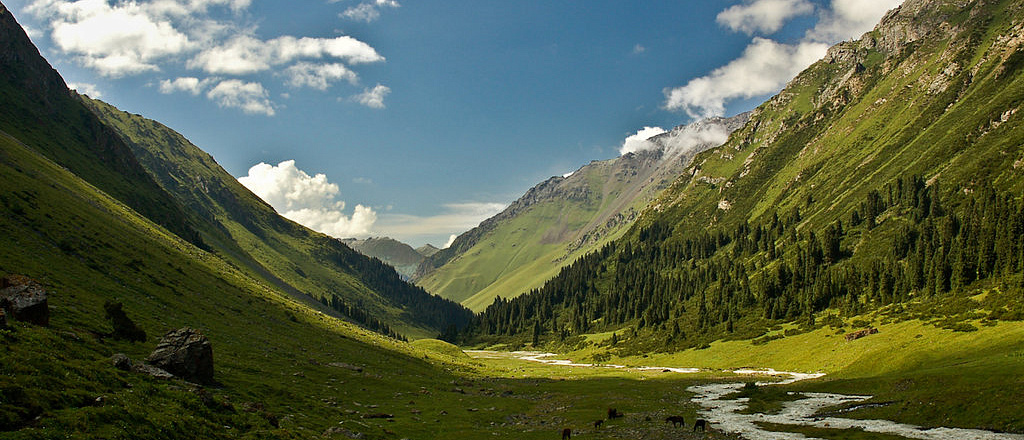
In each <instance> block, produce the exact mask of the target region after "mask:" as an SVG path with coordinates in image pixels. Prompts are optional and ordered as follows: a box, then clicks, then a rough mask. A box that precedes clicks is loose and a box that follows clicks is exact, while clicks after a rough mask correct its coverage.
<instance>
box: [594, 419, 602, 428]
mask: <svg viewBox="0 0 1024 440" xmlns="http://www.w3.org/2000/svg"><path fill="white" fill-rule="evenodd" d="M603 423H604V419H597V420H594V427H595V428H600V427H601V424H603Z"/></svg>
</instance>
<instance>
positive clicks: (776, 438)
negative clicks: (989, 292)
mask: <svg viewBox="0 0 1024 440" xmlns="http://www.w3.org/2000/svg"><path fill="white" fill-rule="evenodd" d="M466 354H468V355H470V356H472V357H474V358H479V359H520V360H524V361H530V362H538V363H542V364H548V365H562V366H568V367H580V368H616V369H632V370H657V371H666V370H667V371H674V372H678V373H696V372H699V371H701V370H700V369H699V368H678V367H653V366H652V367H627V366H624V365H610V364H588V363H578V362H572V361H570V360H564V359H555V358H553V357H554V356H557V355H555V354H553V353H541V352H531V351H515V352H497V351H488V350H467V351H466ZM733 373H736V374H743V375H759V376H774V377H778V378H780V379H783V380H781V381H776V382H759V383H758V385H768V384H769V383H775V384H785V383H793V382H797V381H800V380H805V379H812V378H817V377H822V376H824V373H793V372H785V371H775V370H772V369H763V370H752V369H743V370H735V371H733ZM743 385H744V384H743V383H713V384H707V385H695V386H692V387H689V388H687V391H690V392H692V393H694V397H693V398H692V399H691V401H693V402H694V403H696V404H698V405H700V406H701V407H702V408H703V409H701V410H699V411H698V414H699V415H700V416H701V417H703V418H704V419H706V420H707V421H708V422H710V423H711V424H712V425H713V426H714V427H715V428H716V429H718V430H721V431H725V432H730V433H735V434H739V435H740V436H742V437H745V438H748V439H757V440H761V439H765V440H790V439H806V438H813V437H807V436H805V435H803V434H799V433H795V432H775V431H768V430H765V429H762V428H761V425H759V423H770V424H779V425H799V426H812V427H816V428H828V429H861V430H864V431H867V432H876V433H884V434H892V435H898V436H902V437H906V438H914V439H925V440H1024V435H1020V434H1003V433H996V432H991V431H983V430H978V429H961V428H944V427H939V428H924V427H920V426H914V425H908V424H904V423H896V422H893V421H889V420H858V419H847V418H842V417H815V416H814V415H815V414H816V413H817V412H818V411H820V410H821V409H824V408H828V407H833V406H836V405H842V404H846V403H851V402H862V401H865V400H868V399H870V398H871V396H858V395H844V394H830V393H799V394H800V395H802V396H803V397H804V398H802V399H798V400H794V401H790V402H786V403H785V404H784V405H783V409H782V411H780V412H779V413H778V414H761V413H757V414H742V413H741V411H742V410H744V409H746V407H747V403H746V402H747V399H746V398H736V399H725V398H724V397H725V396H726V395H729V394H732V393H734V392H736V391H738V390H739V389H740V388H741V387H743Z"/></svg>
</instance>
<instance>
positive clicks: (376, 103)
mask: <svg viewBox="0 0 1024 440" xmlns="http://www.w3.org/2000/svg"><path fill="white" fill-rule="evenodd" d="M388 93H391V88H390V87H388V86H383V85H380V84H377V85H376V86H374V88H372V89H365V90H363V93H360V94H358V95H356V96H354V97H353V99H355V101H356V102H358V103H360V104H362V105H365V106H367V107H370V108H376V109H381V108H384V97H385V96H387V95H388Z"/></svg>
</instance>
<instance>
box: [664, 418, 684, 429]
mask: <svg viewBox="0 0 1024 440" xmlns="http://www.w3.org/2000/svg"><path fill="white" fill-rule="evenodd" d="M665 421H666V422H672V427H673V428H675V427H676V426H684V427H685V426H686V419H684V418H683V416H668V417H666V418H665Z"/></svg>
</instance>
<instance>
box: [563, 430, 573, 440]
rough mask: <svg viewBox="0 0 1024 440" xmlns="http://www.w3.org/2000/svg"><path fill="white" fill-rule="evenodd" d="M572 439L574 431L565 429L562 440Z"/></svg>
mask: <svg viewBox="0 0 1024 440" xmlns="http://www.w3.org/2000/svg"><path fill="white" fill-rule="evenodd" d="M571 438H572V429H570V428H565V429H563V430H562V440H569V439H571Z"/></svg>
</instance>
